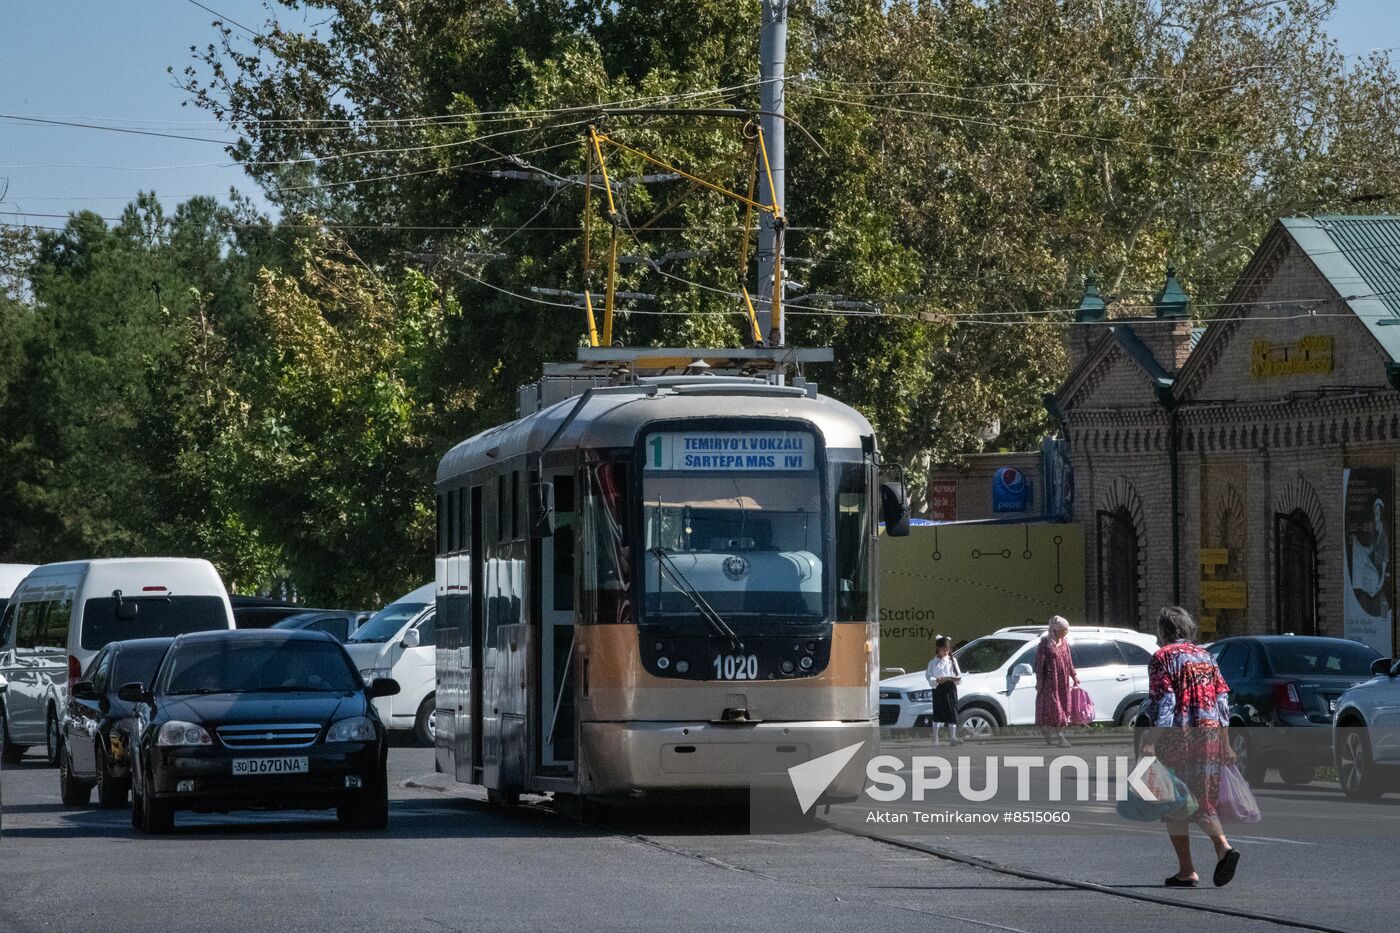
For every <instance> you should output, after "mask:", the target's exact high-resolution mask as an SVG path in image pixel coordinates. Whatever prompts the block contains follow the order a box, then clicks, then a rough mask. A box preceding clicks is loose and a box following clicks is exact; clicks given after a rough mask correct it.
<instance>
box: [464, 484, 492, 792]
mask: <svg viewBox="0 0 1400 933" xmlns="http://www.w3.org/2000/svg"><path fill="white" fill-rule="evenodd" d="M471 496H472V507H471V532H470V533H471V570H470V573H471V599H472V608H471V613H472V614H471V636H470V640H471V671H470V672H469V675H468V678H467V681H468V693H469V697H468V700H467V711H468V715H469V716H470V726H469V727H468V729H467V732H468V734H469V735H470V736H471V739H470V741H471V746H470V748H471V757H470V758H469V759H468V767H466V768H463V767H462V763H461V761H460V759H459V761H458V765H457V780H459V781H462V782H464V783H467V784H479V783H480V782H481V691H482V679H483V676H482V675H483V673H484V672H483V670H482V666H481V656H482V646H483V645H484V644H485V642H486V603H485V600H484V598H483V592H484V590H485V586H486V584H485V580H486V574H485V561H486V554H485V551H484V545H485V541H484V540H483V535H482V515H481V487H480V486H473V487H472V488H471Z"/></svg>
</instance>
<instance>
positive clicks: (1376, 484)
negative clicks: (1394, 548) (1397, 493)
mask: <svg viewBox="0 0 1400 933" xmlns="http://www.w3.org/2000/svg"><path fill="white" fill-rule="evenodd" d="M1394 482H1395V479H1394V475H1393V473H1392V471H1391V469H1390V467H1366V468H1364V469H1363V468H1358V469H1348V470H1343V471H1342V519H1343V522H1344V523H1345V524H1344V528H1343V534H1342V605H1343V607H1344V609H1343V616H1342V626H1343V630H1342V631H1343V635H1344V636H1345V637H1347V638H1351V639H1354V640H1356V641H1360V642H1364V643H1366V644H1368V645H1370V646H1371V647H1372V648H1375V649H1376V650H1377V651H1379V652H1380V653H1381V654H1382V655H1384V656H1385V657H1391V656H1392V651H1391V648H1392V645H1391V619H1392V616H1393V614H1394V607H1393V605H1392V594H1393V592H1394V587H1393V583H1394V573H1393V571H1392V568H1391V547H1390V545H1391V542H1390V537H1391V536H1390V528H1391V521H1392V518H1393V516H1392V509H1391V505H1392V503H1391V492H1392V490H1393V489H1394V488H1395V486H1394Z"/></svg>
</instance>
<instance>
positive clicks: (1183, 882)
mask: <svg viewBox="0 0 1400 933" xmlns="http://www.w3.org/2000/svg"><path fill="white" fill-rule="evenodd" d="M1198 884H1200V882H1199V881H1197V880H1196V879H1195V878H1178V877H1177V876H1176V875H1172V876H1171V877H1170V878H1168V879H1167V881H1166V885H1167V887H1169V888H1194V887H1195V886H1196V885H1198Z"/></svg>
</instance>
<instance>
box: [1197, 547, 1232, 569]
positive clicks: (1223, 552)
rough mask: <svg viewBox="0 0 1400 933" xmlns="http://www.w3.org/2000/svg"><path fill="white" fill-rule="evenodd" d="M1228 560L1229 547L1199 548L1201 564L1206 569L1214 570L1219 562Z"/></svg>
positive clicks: (1225, 562)
mask: <svg viewBox="0 0 1400 933" xmlns="http://www.w3.org/2000/svg"><path fill="white" fill-rule="evenodd" d="M1229 562H1230V549H1229V548H1223V547H1203V548H1201V566H1202V567H1204V568H1206V569H1207V570H1214V569H1215V568H1216V567H1219V566H1220V565H1221V564H1228V563H1229Z"/></svg>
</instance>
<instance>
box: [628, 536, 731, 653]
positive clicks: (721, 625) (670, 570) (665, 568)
mask: <svg viewBox="0 0 1400 933" xmlns="http://www.w3.org/2000/svg"><path fill="white" fill-rule="evenodd" d="M651 553H652V554H654V555H656V566H657V567H658V568H660V570H661V572H662V573H663V574H665V575H666V577H667V579H669V580H670V581H671V585H672V586H674V587H675V588H676V589H677V590H679V591H680V592H681V593H683V594H685V597H686V598H687V599H689V600H690V602H691V605H693V606H694V607H695V610H696V611H697V612H699V613H700V617H701V618H702V619H704V620H705V623H706V624H707V625H709V626H710V628H711V629H713V630H714V632H715V634H716V635H719V636H720V637H721V638H723V639H725V640H726V641H728V642H729V645H730V647H731V648H734V649H735V650H739V651H742V650H743V648H744V643H743V642H742V641H740V640H739V636H738V634H737V633H736V632H735V631H734V629H732V628H730V627H729V623H728V622H725V621H724V618H723V617H722V616H721V615H720V614H719V613H718V612H716V611H715V608H714V607H713V606H711V605H710V604H709V602H707V601H706V600H705V597H703V596H701V595H700V591H699V590H697V589H696V588H695V587H693V586H691V584H690V581H689V580H688V579H686V576H685V574H684V573H682V572H681V568H679V567H677V566H676V562H675V561H674V560H672V559H671V555H670V554H667V553H666V549H665V548H663V547H654V548H652V549H651Z"/></svg>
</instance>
